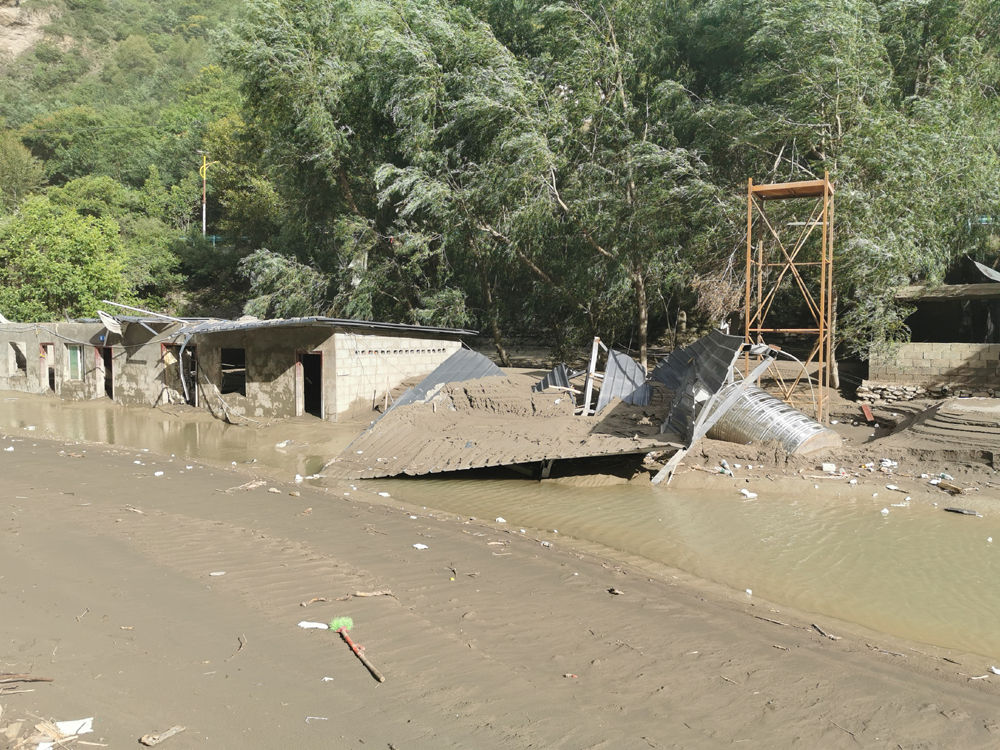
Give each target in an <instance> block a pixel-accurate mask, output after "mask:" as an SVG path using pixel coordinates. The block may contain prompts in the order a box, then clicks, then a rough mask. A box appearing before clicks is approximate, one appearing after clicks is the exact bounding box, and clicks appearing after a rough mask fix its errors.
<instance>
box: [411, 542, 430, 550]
mask: <svg viewBox="0 0 1000 750" xmlns="http://www.w3.org/2000/svg"><path fill="white" fill-rule="evenodd" d="M413 549H430V547H428V546H427V545H426V544H421V543H420V542H417V543H416V544H414V545H413Z"/></svg>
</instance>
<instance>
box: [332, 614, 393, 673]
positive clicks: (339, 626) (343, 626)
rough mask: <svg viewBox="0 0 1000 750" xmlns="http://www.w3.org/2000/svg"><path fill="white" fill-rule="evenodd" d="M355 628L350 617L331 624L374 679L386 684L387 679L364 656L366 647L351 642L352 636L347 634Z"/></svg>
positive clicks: (337, 619) (339, 618)
mask: <svg viewBox="0 0 1000 750" xmlns="http://www.w3.org/2000/svg"><path fill="white" fill-rule="evenodd" d="M353 627H354V620H352V619H351V618H350V617H337V618H335V619H334V620H331V622H330V630H335V631H337V633H339V634H340V637H341V638H343V639H344V642H345V643H346V644H347V645H348V646H350V647H351V651H353V652H354V655H355V656H357V657H358V659H360V660H361V663H362V664H364V665H365V667H366V668H367V669H368V671H369V672H371V675H372V677H374V678H375V679H376V680H378V681H379V682H385V677H384V676H383V675H382V673H381V672H379V671H378V669H376V668H375V665H374V664H372V663H371V662H370V661H368V657H367V656H365V655H364V653H363V651H364V647H363V646H359V645H357V644H355V643H354V641H352V640H351V636H350V634H349V633H348V632H347V631H349V630H350V629H351V628H353Z"/></svg>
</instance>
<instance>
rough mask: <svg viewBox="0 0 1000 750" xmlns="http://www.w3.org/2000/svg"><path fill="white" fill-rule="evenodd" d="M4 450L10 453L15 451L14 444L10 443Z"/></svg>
mask: <svg viewBox="0 0 1000 750" xmlns="http://www.w3.org/2000/svg"><path fill="white" fill-rule="evenodd" d="M4 450H5V451H7V452H8V453H13V452H14V446H13V445H8V446H7V447H6V448H4Z"/></svg>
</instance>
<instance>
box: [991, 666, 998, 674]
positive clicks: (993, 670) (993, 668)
mask: <svg viewBox="0 0 1000 750" xmlns="http://www.w3.org/2000/svg"><path fill="white" fill-rule="evenodd" d="M990 671H991V672H992V673H993V674H1000V669H997V668H996V667H990Z"/></svg>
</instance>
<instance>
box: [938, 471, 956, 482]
mask: <svg viewBox="0 0 1000 750" xmlns="http://www.w3.org/2000/svg"><path fill="white" fill-rule="evenodd" d="M938 478H939V479H944V480H945V481H947V482H950V481H951V480H953V479H954V478H955V477H953V476H952V475H951V474H945V473H944V472H943V471H942V472H941V473H940V474H938Z"/></svg>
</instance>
